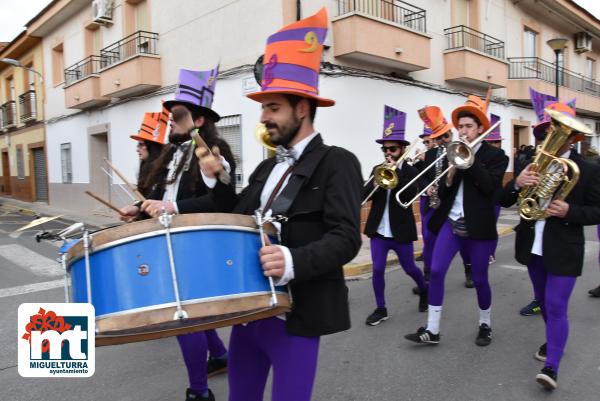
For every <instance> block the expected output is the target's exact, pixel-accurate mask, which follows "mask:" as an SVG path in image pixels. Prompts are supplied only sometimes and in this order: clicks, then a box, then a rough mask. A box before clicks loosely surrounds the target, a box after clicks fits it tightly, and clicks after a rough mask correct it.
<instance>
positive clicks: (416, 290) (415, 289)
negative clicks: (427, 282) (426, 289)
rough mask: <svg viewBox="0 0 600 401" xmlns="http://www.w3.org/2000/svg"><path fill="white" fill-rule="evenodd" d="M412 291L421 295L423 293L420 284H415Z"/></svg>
mask: <svg viewBox="0 0 600 401" xmlns="http://www.w3.org/2000/svg"><path fill="white" fill-rule="evenodd" d="M412 292H413V294H415V295H419V294H420V293H421V289H420V288H419V286H415V287H413V289H412Z"/></svg>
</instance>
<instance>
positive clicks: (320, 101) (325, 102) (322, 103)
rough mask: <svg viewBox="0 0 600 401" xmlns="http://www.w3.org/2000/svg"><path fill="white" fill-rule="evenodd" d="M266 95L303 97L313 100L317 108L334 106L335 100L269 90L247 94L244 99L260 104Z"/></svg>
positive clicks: (306, 94) (290, 91) (304, 93)
mask: <svg viewBox="0 0 600 401" xmlns="http://www.w3.org/2000/svg"><path fill="white" fill-rule="evenodd" d="M266 95H295V96H300V97H305V98H308V99H313V100H316V101H317V106H318V107H331V106H333V105H334V104H335V100H331V99H326V98H324V97H319V96H315V95H313V94H310V93H306V92H302V91H296V90H293V89H290V90H269V91H260V92H252V93H248V94H247V95H246V97H248V98H250V99H252V100H254V101H256V102H262V100H263V99H264V97H265V96H266Z"/></svg>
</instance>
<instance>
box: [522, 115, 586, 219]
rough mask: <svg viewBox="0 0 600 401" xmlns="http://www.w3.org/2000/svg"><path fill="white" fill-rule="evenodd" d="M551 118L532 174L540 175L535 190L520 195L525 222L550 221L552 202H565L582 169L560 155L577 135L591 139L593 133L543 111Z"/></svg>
mask: <svg viewBox="0 0 600 401" xmlns="http://www.w3.org/2000/svg"><path fill="white" fill-rule="evenodd" d="M544 112H545V113H547V114H548V115H549V116H550V118H551V122H550V127H549V128H548V132H547V134H546V138H545V139H544V143H542V145H541V146H540V147H538V149H537V152H536V154H535V158H534V159H533V163H532V165H531V166H530V167H529V169H530V170H532V171H536V172H537V173H539V175H540V183H539V184H538V185H537V186H535V187H524V188H523V189H521V191H520V192H519V199H518V204H519V214H520V215H521V217H522V218H523V219H525V220H542V219H545V218H546V217H548V215H547V214H546V209H547V208H548V206H549V205H550V203H551V202H552V201H553V200H564V199H565V198H566V197H567V196H568V195H569V193H570V192H571V190H572V189H573V187H575V184H577V181H578V180H579V167H578V166H577V164H576V163H575V162H574V161H573V160H570V159H567V158H564V157H560V155H558V152H559V151H560V149H562V148H563V147H564V145H565V144H567V142H568V139H569V137H570V136H571V135H572V134H575V133H578V132H579V133H582V134H586V135H589V134H591V132H592V131H591V130H590V129H589V128H588V127H587V126H586V125H584V124H583V123H581V122H579V121H578V120H576V119H574V118H572V117H569V116H567V115H564V114H562V113H560V112H558V111H555V110H551V109H544Z"/></svg>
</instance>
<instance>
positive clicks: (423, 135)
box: [419, 134, 431, 138]
mask: <svg viewBox="0 0 600 401" xmlns="http://www.w3.org/2000/svg"><path fill="white" fill-rule="evenodd" d="M428 136H431V134H421V135H419V138H427V137H428Z"/></svg>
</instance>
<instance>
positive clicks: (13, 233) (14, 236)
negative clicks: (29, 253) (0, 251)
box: [8, 231, 24, 239]
mask: <svg viewBox="0 0 600 401" xmlns="http://www.w3.org/2000/svg"><path fill="white" fill-rule="evenodd" d="M23 233H24V231H13V232H12V233H10V234H8V236H9V237H10V238H14V239H17V238H19V237H20V236H21V234H23Z"/></svg>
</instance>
